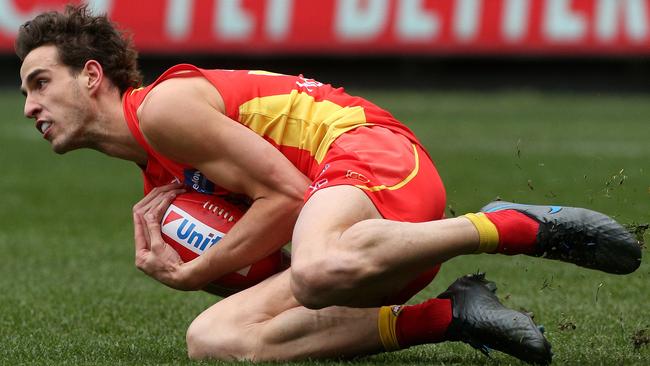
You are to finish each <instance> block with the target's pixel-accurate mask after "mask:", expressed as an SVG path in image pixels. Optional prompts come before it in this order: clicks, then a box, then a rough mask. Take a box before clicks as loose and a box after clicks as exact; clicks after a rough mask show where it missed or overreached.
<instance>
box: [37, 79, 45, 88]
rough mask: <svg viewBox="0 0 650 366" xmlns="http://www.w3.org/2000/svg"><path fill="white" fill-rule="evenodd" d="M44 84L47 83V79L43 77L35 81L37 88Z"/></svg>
mask: <svg viewBox="0 0 650 366" xmlns="http://www.w3.org/2000/svg"><path fill="white" fill-rule="evenodd" d="M45 84H47V80H45V79H39V80H37V81H36V85H38V88H39V89H40V88H42V87H44V86H45Z"/></svg>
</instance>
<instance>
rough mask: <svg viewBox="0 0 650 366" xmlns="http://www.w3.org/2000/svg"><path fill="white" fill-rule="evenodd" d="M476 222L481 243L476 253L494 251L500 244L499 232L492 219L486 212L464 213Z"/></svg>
mask: <svg viewBox="0 0 650 366" xmlns="http://www.w3.org/2000/svg"><path fill="white" fill-rule="evenodd" d="M463 216H465V217H466V218H468V219H469V221H471V222H472V224H474V226H475V227H476V230H478V237H479V245H478V249H476V253H494V252H496V251H497V247H498V246H499V232H498V231H497V227H496V226H494V224H493V223H492V221H490V219H488V218H487V216H485V214H484V213H482V212H479V213H477V214H473V213H468V214H465V215H463Z"/></svg>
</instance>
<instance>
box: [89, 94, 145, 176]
mask: <svg viewBox="0 0 650 366" xmlns="http://www.w3.org/2000/svg"><path fill="white" fill-rule="evenodd" d="M97 103H98V106H97V107H98V110H99V111H101V112H100V113H98V116H97V119H98V121H97V123H96V125H97V126H98V128H97V131H95V132H96V133H97V135H98V136H97V138H96V139H94V140H95V141H96V144H95V146H93V148H94V149H95V150H98V151H100V152H102V153H104V154H106V155H109V156H112V157H115V158H119V159H124V160H130V161H133V162H135V163H137V164H139V165H146V164H147V152H146V151H145V150H144V149H143V148H142V146H140V144H138V142H137V141H136V139H135V138H134V137H133V135H132V134H131V131H130V130H129V127H128V126H127V124H126V117H125V116H124V111H123V109H122V98H121V97H120V96H119V93H117V92H116V93H111V94H110V95H108V96H107V98H102V99H101V100H98V101H97Z"/></svg>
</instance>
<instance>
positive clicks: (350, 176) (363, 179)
mask: <svg viewBox="0 0 650 366" xmlns="http://www.w3.org/2000/svg"><path fill="white" fill-rule="evenodd" d="M345 177H346V178H348V179H356V180H358V181H360V182H361V183H363V184H368V183H370V179H368V178H366V176H365V175H363V174H361V173H357V172H355V171H352V170H350V169H348V171H347V172H345Z"/></svg>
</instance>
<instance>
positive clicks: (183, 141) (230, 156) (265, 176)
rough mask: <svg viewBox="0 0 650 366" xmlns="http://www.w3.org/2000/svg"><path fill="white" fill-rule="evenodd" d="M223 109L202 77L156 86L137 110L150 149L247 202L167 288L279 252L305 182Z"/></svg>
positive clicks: (200, 283) (167, 279) (187, 285)
mask: <svg viewBox="0 0 650 366" xmlns="http://www.w3.org/2000/svg"><path fill="white" fill-rule="evenodd" d="M222 104H223V102H222V100H221V97H220V95H219V93H218V92H217V91H216V89H214V88H213V87H212V86H211V85H210V84H209V83H208V82H207V81H206V80H205V79H203V78H189V79H172V80H168V81H165V82H163V83H161V84H160V85H159V86H157V87H156V88H155V89H154V91H152V93H151V94H150V95H149V96H148V98H147V100H145V102H144V103H143V105H142V107H141V108H140V110H139V115H140V123H141V128H142V131H143V134H144V135H145V138H146V139H147V140H148V142H149V143H150V144H151V146H152V147H153V148H154V149H156V150H157V151H159V152H160V153H162V154H163V155H165V156H167V157H169V158H171V159H173V160H175V161H178V162H182V163H185V164H188V165H190V166H192V167H194V168H196V169H199V170H200V171H201V172H202V173H203V174H204V175H206V176H207V177H208V178H209V179H210V180H211V181H213V182H214V183H216V184H217V185H219V186H221V187H223V188H225V189H227V190H229V191H231V192H234V193H242V194H245V195H246V196H248V197H250V198H251V199H252V200H253V204H252V206H251V207H250V209H249V210H248V211H247V213H246V214H245V215H244V216H243V217H242V218H241V219H240V220H239V222H238V223H237V224H236V225H235V226H234V227H233V228H232V230H231V231H230V232H229V233H228V235H226V236H225V238H224V239H223V240H221V241H220V242H219V245H217V246H214V247H213V248H211V249H210V250H209V251H207V252H206V253H205V254H204V255H202V256H201V257H199V258H197V259H195V260H193V261H192V262H189V263H186V264H181V265H179V268H176V269H174V270H171V271H169V273H167V274H161V275H160V276H161V277H162V278H158V277H157V279H159V280H160V281H162V282H164V283H166V284H168V285H169V286H171V287H175V288H179V289H186V290H187V289H199V288H202V287H204V286H205V285H206V284H207V283H209V282H211V281H213V280H215V279H217V278H219V277H221V276H222V275H224V274H226V273H230V272H232V271H235V270H238V269H241V268H243V267H245V266H246V265H248V264H251V263H253V262H256V261H257V260H259V259H262V258H263V257H265V256H267V255H268V254H270V253H272V252H274V251H275V250H278V249H279V248H281V247H282V246H283V245H284V244H286V243H287V242H288V241H289V240H290V238H291V233H292V230H293V226H294V224H295V221H296V219H297V216H298V213H299V211H300V209H301V207H302V198H303V194H304V192H305V190H306V188H307V186H308V184H309V181H308V179H307V177H305V176H304V175H303V174H302V173H301V172H300V171H299V170H297V169H296V168H295V167H294V166H293V165H292V164H291V162H289V160H287V159H286V158H285V157H284V156H283V155H282V154H281V153H280V152H279V151H278V150H277V149H275V148H274V147H273V146H272V145H271V144H269V143H268V142H266V141H265V140H264V139H262V138H261V137H259V136H258V135H256V134H255V133H254V132H252V131H250V130H249V129H247V128H246V127H244V126H242V125H241V124H239V123H237V122H235V121H233V120H231V119H230V118H228V117H227V116H225V115H224V114H223V107H222ZM145 272H146V271H145Z"/></svg>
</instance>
